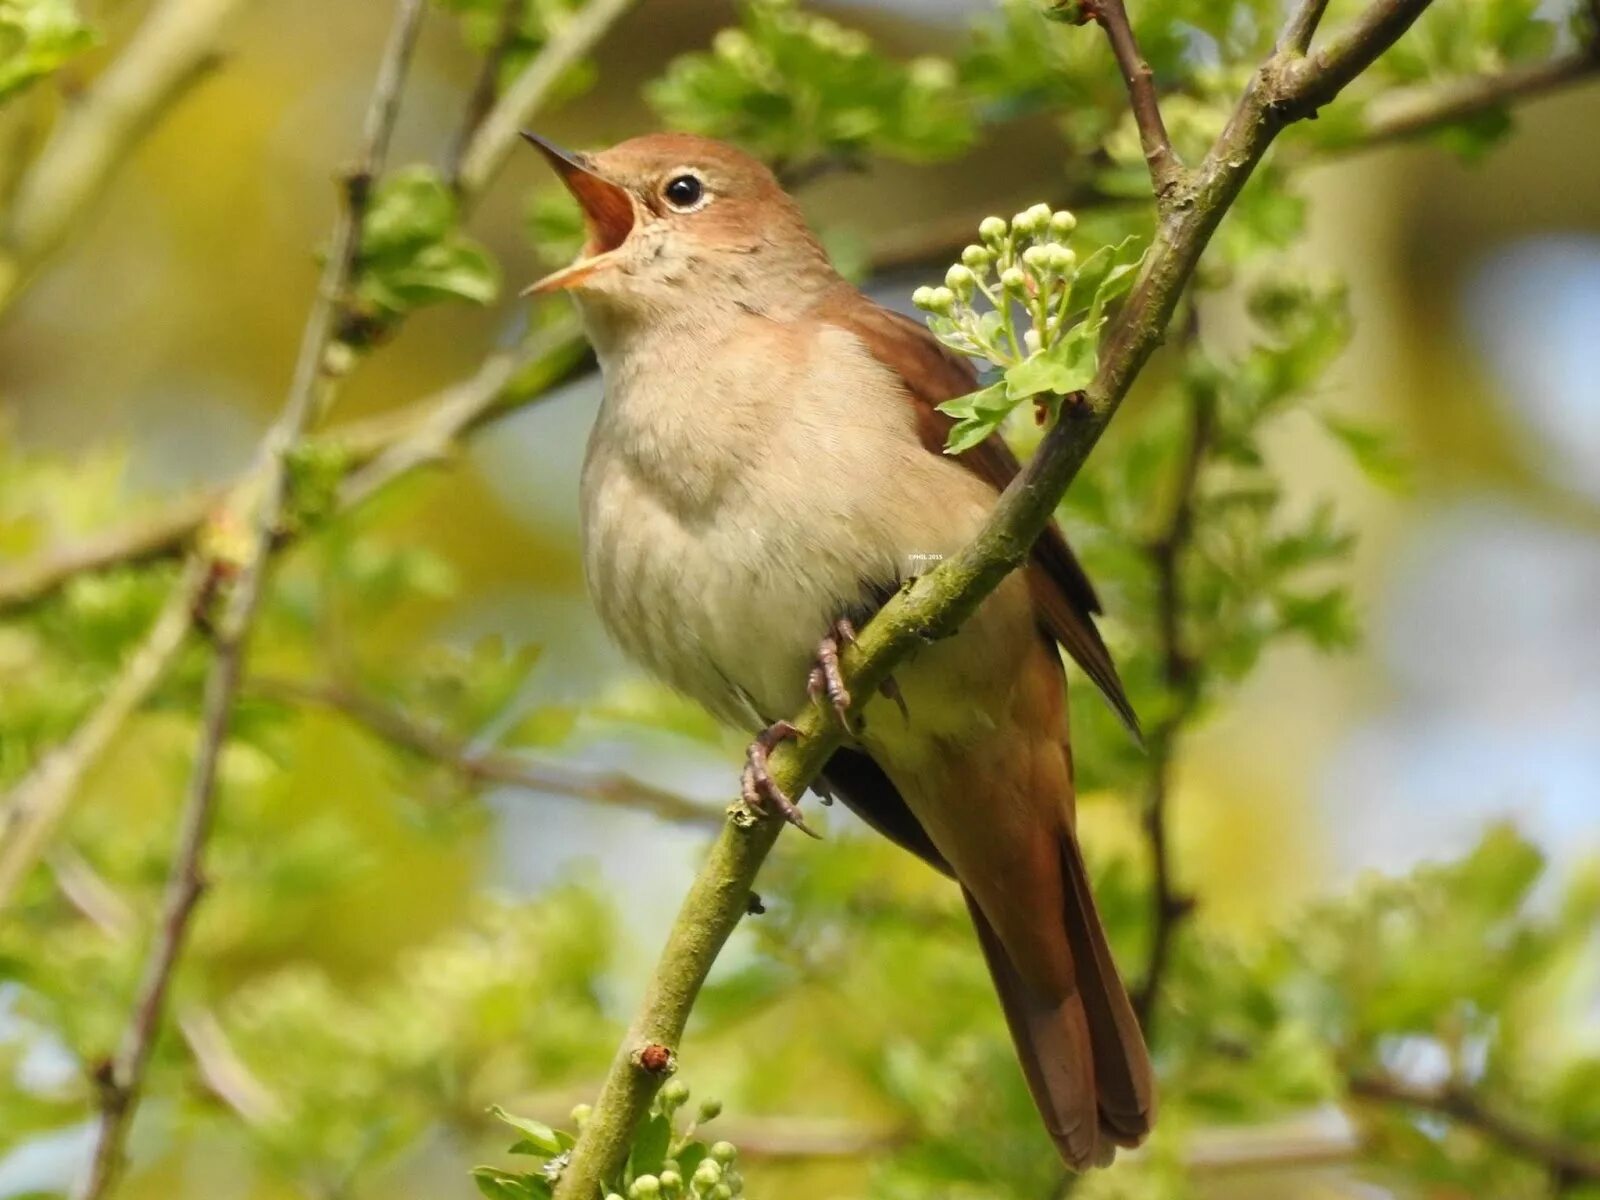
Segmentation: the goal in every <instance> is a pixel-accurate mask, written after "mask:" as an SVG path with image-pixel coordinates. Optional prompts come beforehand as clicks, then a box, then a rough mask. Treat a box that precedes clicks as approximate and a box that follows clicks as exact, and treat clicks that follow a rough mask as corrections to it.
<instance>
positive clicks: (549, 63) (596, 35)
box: [455, 0, 634, 200]
mask: <svg viewBox="0 0 1600 1200" xmlns="http://www.w3.org/2000/svg"><path fill="white" fill-rule="evenodd" d="M633 3H634V0H589V3H587V4H585V5H584V6H583V7H582V8H581V9H579V10H578V11H577V12H575V13H573V14H572V15H571V16H570V17H568V18H567V19H566V23H565V24H563V25H561V26H560V27H559V28H558V29H556V30H555V32H554V33H552V34H551V36H550V40H549V41H547V42H546V43H545V44H544V46H543V47H541V48H540V50H539V52H538V53H537V54H535V55H534V57H533V61H532V62H530V63H529V64H528V65H527V66H526V67H525V68H524V69H523V71H522V73H521V74H520V75H518V76H517V78H516V79H515V80H513V81H512V83H511V86H510V87H508V88H506V90H505V94H504V95H502V96H501V97H500V99H499V100H498V101H497V102H496V103H495V105H494V106H493V107H492V108H491V109H490V110H489V112H488V113H487V114H486V115H485V116H484V118H483V120H482V122H481V123H480V124H479V125H478V127H477V132H476V133H475V134H474V135H473V137H472V140H471V141H470V142H469V143H468V144H467V147H466V150H465V151H464V152H463V153H462V155H461V161H460V165H459V169H458V170H457V171H456V173H455V183H456V189H457V191H458V192H459V193H460V195H461V196H462V197H463V198H464V199H468V200H470V199H472V198H476V197H477V196H479V195H481V194H482V193H483V191H484V189H485V188H486V187H488V185H489V181H490V180H492V179H493V178H494V177H495V175H496V174H497V173H498V172H499V170H500V168H501V166H503V165H504V163H505V160H506V157H507V155H509V154H510V153H511V150H512V148H513V147H514V146H515V145H516V144H517V136H518V134H519V133H520V132H521V130H522V127H523V126H524V125H526V124H527V123H528V121H529V120H530V119H531V118H532V117H533V116H534V114H536V113H537V112H538V111H539V110H540V109H541V108H543V107H544V104H545V101H547V100H548V99H549V98H550V96H551V94H552V93H553V92H554V91H555V89H556V87H557V86H558V85H559V84H560V83H561V81H562V79H563V77H565V75H566V73H567V72H568V71H569V70H571V69H572V67H573V66H574V65H575V64H576V63H577V62H578V61H579V60H580V59H582V58H583V56H584V55H586V54H588V53H589V52H590V51H591V50H593V49H594V48H595V46H597V45H598V44H599V43H600V41H601V39H602V38H604V37H605V35H606V34H607V33H608V32H610V29H611V27H612V26H613V25H615V24H616V23H617V21H618V20H619V19H620V18H621V17H622V15H623V14H624V13H625V12H627V11H628V9H629V8H630V7H631V6H632V5H633Z"/></svg>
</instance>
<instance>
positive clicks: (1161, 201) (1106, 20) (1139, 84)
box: [1084, 0, 1187, 210]
mask: <svg viewBox="0 0 1600 1200" xmlns="http://www.w3.org/2000/svg"><path fill="white" fill-rule="evenodd" d="M1084 11H1085V12H1087V13H1088V14H1089V15H1091V16H1092V17H1093V18H1094V19H1095V21H1097V22H1098V23H1099V25H1100V27H1101V28H1102V29H1104V30H1105V31H1106V39H1107V40H1108V41H1109V42H1110V43H1111V53H1112V55H1113V56H1114V57H1115V58H1116V60H1117V69H1118V70H1119V71H1121V72H1122V82H1123V83H1124V84H1125V85H1126V86H1127V89H1128V103H1129V106H1130V107H1131V108H1132V110H1133V120H1134V124H1135V125H1137V126H1138V129H1139V145H1140V147H1141V148H1142V149H1143V150H1144V158H1145V162H1146V163H1148V164H1149V166H1150V183H1151V186H1152V188H1153V190H1154V191H1155V196H1156V204H1157V205H1158V207H1160V208H1162V209H1163V210H1164V209H1166V208H1168V207H1170V206H1171V205H1172V204H1173V203H1174V202H1175V201H1176V199H1177V195H1178V191H1179V189H1181V187H1182V186H1183V183H1184V180H1185V177H1186V176H1187V172H1186V171H1185V169H1184V166H1183V162H1182V160H1181V159H1179V157H1178V154H1177V151H1175V150H1174V149H1173V148H1172V139H1171V138H1169V137H1168V136H1167V125H1166V122H1165V121H1163V120H1162V119H1161V101H1160V98H1159V97H1157V95H1156V84H1155V73H1154V72H1153V71H1151V69H1150V64H1149V63H1148V62H1146V61H1145V57H1144V54H1143V52H1142V51H1141V50H1140V49H1139V43H1138V42H1137V41H1136V40H1135V39H1134V36H1133V25H1132V23H1130V22H1129V20H1128V10H1127V8H1126V7H1125V6H1124V5H1123V2H1122V0H1090V2H1088V3H1085V5H1084Z"/></svg>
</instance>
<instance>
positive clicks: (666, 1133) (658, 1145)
mask: <svg viewBox="0 0 1600 1200" xmlns="http://www.w3.org/2000/svg"><path fill="white" fill-rule="evenodd" d="M671 1143H672V1122H671V1121H669V1120H667V1118H666V1117H664V1116H662V1115H661V1114H660V1113H656V1114H655V1115H654V1116H652V1117H649V1118H647V1119H646V1120H645V1122H644V1123H643V1124H642V1125H640V1126H639V1132H638V1133H637V1134H635V1135H634V1138H633V1151H632V1153H630V1154H629V1156H628V1177H629V1178H630V1179H637V1178H638V1177H639V1176H640V1175H659V1174H661V1164H662V1163H664V1162H666V1161H667V1147H668V1146H669V1145H670V1144H671Z"/></svg>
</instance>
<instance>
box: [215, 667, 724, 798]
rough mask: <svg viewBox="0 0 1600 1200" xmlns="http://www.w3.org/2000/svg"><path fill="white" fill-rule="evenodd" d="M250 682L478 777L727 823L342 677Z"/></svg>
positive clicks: (251, 687) (253, 689) (252, 687)
mask: <svg viewBox="0 0 1600 1200" xmlns="http://www.w3.org/2000/svg"><path fill="white" fill-rule="evenodd" d="M245 687H246V689H247V690H248V691H249V692H250V693H252V694H255V695H261V696H265V697H267V698H268V699H273V700H281V701H287V702H289V703H293V704H314V705H319V706H321V707H324V708H330V709H333V710H334V711H336V712H339V713H341V714H343V715H344V716H346V717H349V718H350V719H351V720H353V721H355V722H356V723H357V724H359V725H361V726H362V727H363V728H365V729H367V730H368V731H369V732H371V733H373V734H376V735H377V736H378V737H380V738H382V739H383V740H384V741H386V742H389V743H391V744H392V745H395V746H398V747H400V748H401V749H403V750H406V751H409V752H410V753H412V754H416V755H419V756H421V757H423V758H427V759H431V760H433V761H435V762H438V763H441V764H443V765H444V766H445V767H448V768H449V769H450V770H451V771H454V772H455V773H456V774H457V775H459V776H460V777H461V778H462V779H463V780H465V781H466V782H468V783H470V784H474V785H480V786H481V785H484V784H500V785H506V786H510V787H517V788H525V789H527V790H528V791H531V792H543V793H545V794H548V795H552V796H571V797H573V798H575V799H579V800H590V801H594V802H596V803H599V804H604V805H608V806H610V807H612V808H624V809H630V810H632V811H634V812H644V813H649V814H651V815H652V816H656V817H659V818H661V819H662V820H664V821H671V822H674V823H677V824H683V825H698V826H702V827H714V826H716V825H718V824H719V823H720V817H721V814H720V813H719V812H718V811H716V810H715V809H713V808H709V807H707V806H706V805H704V804H698V803H696V802H695V801H693V800H688V799H685V798H684V797H683V796H680V795H678V794H677V793H675V792H668V791H663V790H662V789H660V788H655V787H651V786H650V785H649V784H647V783H641V782H640V781H639V780H637V779H633V778H631V777H630V776H627V775H623V774H621V773H620V772H614V771H604V772H590V771H583V770H580V769H577V768H573V767H564V766H560V765H558V764H555V763H540V762H534V761H532V760H530V759H528V758H527V757H526V756H524V755H521V754H517V753H514V752H512V751H508V750H502V749H497V748H478V747H474V746H471V745H469V744H468V743H466V742H463V741H461V740H459V739H457V738H456V737H454V736H452V735H451V734H449V733H446V732H445V731H443V730H441V729H438V728H435V727H434V726H431V725H428V724H425V723H424V722H422V721H419V720H418V719H417V718H415V717H413V716H410V715H409V714H407V713H405V712H402V711H401V710H399V709H397V708H395V707H393V706H392V705H389V704H385V703H384V702H383V701H381V700H378V699H376V698H375V697H372V696H368V695H365V694H364V693H362V692H359V691H357V690H356V689H354V688H352V687H348V686H345V685H342V684H337V683H307V682H301V681H297V680H290V679H272V678H267V679H263V678H252V679H251V680H249V682H248V683H246V685H245Z"/></svg>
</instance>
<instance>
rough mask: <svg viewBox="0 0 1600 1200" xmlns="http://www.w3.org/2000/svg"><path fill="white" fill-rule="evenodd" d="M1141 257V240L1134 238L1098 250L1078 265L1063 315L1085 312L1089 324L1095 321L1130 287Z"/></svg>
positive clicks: (1129, 237) (1130, 236)
mask: <svg viewBox="0 0 1600 1200" xmlns="http://www.w3.org/2000/svg"><path fill="white" fill-rule="evenodd" d="M1143 257H1144V250H1143V240H1142V239H1141V238H1139V237H1138V236H1137V235H1136V234H1129V235H1128V236H1127V237H1125V238H1123V239H1122V241H1120V242H1118V243H1117V244H1116V245H1115V246H1101V247H1100V248H1099V249H1098V250H1096V251H1095V252H1094V253H1093V254H1091V255H1089V257H1088V258H1086V259H1084V260H1083V262H1082V263H1080V264H1079V265H1078V270H1077V274H1075V275H1074V276H1073V277H1072V287H1071V291H1070V293H1069V295H1068V299H1067V303H1066V308H1065V311H1066V312H1067V313H1068V314H1069V315H1070V314H1072V313H1076V312H1082V311H1084V310H1088V312H1089V318H1090V319H1091V320H1094V319H1098V317H1099V316H1100V314H1101V313H1102V312H1104V310H1105V306H1106V305H1107V304H1109V303H1111V301H1112V300H1114V299H1115V298H1116V297H1117V296H1120V295H1121V294H1122V293H1123V292H1125V291H1127V290H1128V288H1129V287H1130V286H1132V284H1133V280H1134V278H1135V273H1136V272H1137V270H1138V267H1139V262H1140V260H1141V259H1143Z"/></svg>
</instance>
